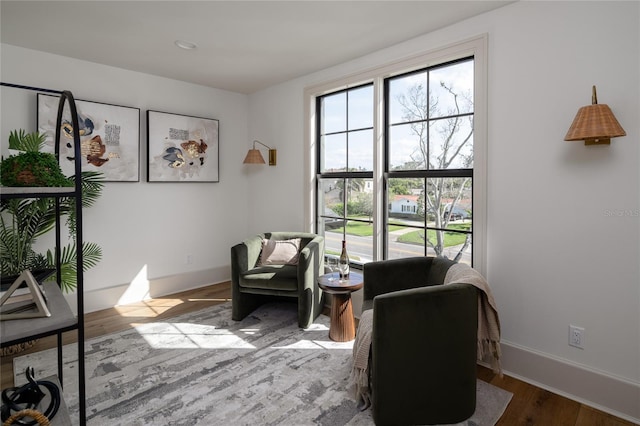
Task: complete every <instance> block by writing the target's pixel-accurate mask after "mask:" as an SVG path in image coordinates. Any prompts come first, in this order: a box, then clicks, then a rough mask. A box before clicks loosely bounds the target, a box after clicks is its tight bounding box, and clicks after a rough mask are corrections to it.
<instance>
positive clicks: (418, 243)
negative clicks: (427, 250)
mask: <svg viewBox="0 0 640 426" xmlns="http://www.w3.org/2000/svg"><path fill="white" fill-rule="evenodd" d="M387 241H388V256H387V258H388V259H400V258H403V257H414V256H424V229H416V228H410V227H407V226H399V225H389V227H388V230H387Z"/></svg>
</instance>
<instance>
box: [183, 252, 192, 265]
mask: <svg viewBox="0 0 640 426" xmlns="http://www.w3.org/2000/svg"><path fill="white" fill-rule="evenodd" d="M184 261H185V263H186V264H187V265H193V255H191V254H188V255H187V256H186V257H185V259H184Z"/></svg>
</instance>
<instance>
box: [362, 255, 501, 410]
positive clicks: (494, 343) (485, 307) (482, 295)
mask: <svg viewBox="0 0 640 426" xmlns="http://www.w3.org/2000/svg"><path fill="white" fill-rule="evenodd" d="M453 283H467V284H471V285H473V286H474V287H476V288H477V289H478V290H480V291H479V292H478V355H477V357H478V360H480V361H485V360H487V359H488V361H489V363H490V365H491V368H492V370H493V372H494V373H496V374H499V375H500V376H502V367H501V366H500V357H501V351H500V319H499V317H498V310H497V308H496V304H495V301H494V299H493V295H492V294H491V288H489V284H488V283H487V281H486V280H485V279H484V277H483V276H482V275H480V273H479V272H478V271H476V270H475V269H473V268H471V267H470V266H469V265H467V264H464V263H456V264H455V265H453V266H451V267H450V268H449V270H448V271H447V275H446V276H445V278H444V285H447V284H453ZM372 331H373V309H369V310H366V311H364V312H363V313H362V315H361V317H360V322H359V324H358V332H357V333H356V339H355V341H354V342H353V365H352V367H351V375H350V377H349V385H350V388H351V390H352V392H354V393H355V398H356V402H357V406H358V409H360V410H361V411H362V410H366V409H367V408H369V406H371V393H370V389H369V353H370V348H371V333H372Z"/></svg>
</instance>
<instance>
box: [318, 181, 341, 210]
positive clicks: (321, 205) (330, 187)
mask: <svg viewBox="0 0 640 426" xmlns="http://www.w3.org/2000/svg"><path fill="white" fill-rule="evenodd" d="M342 182H343V180H342V179H320V180H319V185H318V186H319V194H318V214H319V215H320V216H329V217H343V210H342V207H343V203H342V199H341V197H342Z"/></svg>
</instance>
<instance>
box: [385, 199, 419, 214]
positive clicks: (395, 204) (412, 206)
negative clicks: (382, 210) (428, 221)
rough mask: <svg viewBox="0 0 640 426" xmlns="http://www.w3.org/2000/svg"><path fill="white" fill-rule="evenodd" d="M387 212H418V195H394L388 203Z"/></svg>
mask: <svg viewBox="0 0 640 426" xmlns="http://www.w3.org/2000/svg"><path fill="white" fill-rule="evenodd" d="M389 213H392V214H393V213H398V214H418V196H417V195H395V196H394V197H393V199H392V200H391V202H390V203H389Z"/></svg>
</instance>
